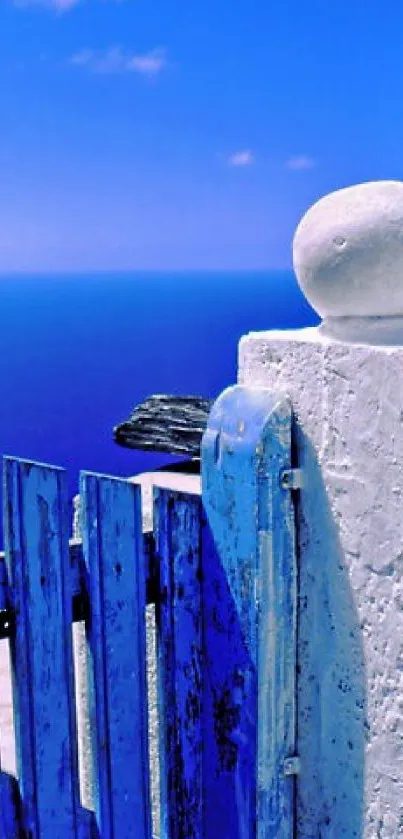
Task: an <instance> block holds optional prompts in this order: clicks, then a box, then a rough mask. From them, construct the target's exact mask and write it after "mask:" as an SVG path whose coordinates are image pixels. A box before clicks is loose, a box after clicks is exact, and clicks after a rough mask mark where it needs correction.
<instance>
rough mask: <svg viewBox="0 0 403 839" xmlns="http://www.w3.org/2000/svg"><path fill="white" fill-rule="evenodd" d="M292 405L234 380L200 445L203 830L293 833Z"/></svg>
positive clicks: (225, 837) (281, 838)
mask: <svg viewBox="0 0 403 839" xmlns="http://www.w3.org/2000/svg"><path fill="white" fill-rule="evenodd" d="M290 465H291V406H290V403H289V401H288V400H287V398H285V397H284V396H283V395H276V394H273V393H271V392H270V391H267V390H264V389H256V390H252V389H250V388H243V387H242V386H240V385H237V386H235V387H233V388H230V389H228V390H227V391H224V393H223V394H222V395H221V397H219V399H218V400H217V402H216V403H215V405H214V406H213V409H212V411H211V414H210V417H209V421H208V426H207V430H206V432H205V434H204V438H203V444H202V487H203V505H204V509H205V513H206V516H207V520H208V527H207V528H206V531H205V534H204V545H203V581H204V583H203V618H204V625H205V633H204V662H205V664H204V686H205V690H204V709H205V710H204V723H205V735H204V736H205V742H204V750H205V755H206V762H208V765H209V771H206V772H205V773H204V793H203V796H204V797H203V800H204V814H205V821H204V830H205V833H204V839H216V837H217V836H220V839H256V837H257V839H291V837H293V835H294V794H295V780H294V778H293V777H292V775H291V774H288V766H287V764H286V761H287V759H288V758H292V757H294V755H295V736H296V731H295V716H296V713H295V709H296V558H295V544H294V518H293V506H292V500H291V493H290V492H289V490H287V489H285V488H284V487H283V486H282V485H281V473H282V470H283V469H289V468H290Z"/></svg>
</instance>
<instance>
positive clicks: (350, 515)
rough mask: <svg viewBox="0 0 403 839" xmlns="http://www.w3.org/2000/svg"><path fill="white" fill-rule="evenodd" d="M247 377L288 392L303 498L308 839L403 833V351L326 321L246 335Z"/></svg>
mask: <svg viewBox="0 0 403 839" xmlns="http://www.w3.org/2000/svg"><path fill="white" fill-rule="evenodd" d="M239 381H240V382H241V383H242V384H245V385H259V386H265V387H269V388H276V389H278V388H281V389H284V391H286V392H288V394H289V395H290V396H291V398H292V401H293V406H294V409H295V413H296V439H295V446H296V453H297V457H298V461H299V465H300V466H301V467H302V468H303V470H304V473H305V487H304V489H303V490H302V492H301V494H300V499H299V501H298V502H297V504H298V508H297V521H298V541H299V566H300V623H299V640H298V658H299V662H298V665H299V677H298V678H299V695H298V703H299V707H298V742H299V754H300V756H301V761H302V770H301V776H300V778H299V781H298V837H299V839H319V837H320V838H321V839H325V837H326V839H330V838H331V839H341V837H348V839H353V837H360V839H361V837H363V838H364V839H376V838H377V837H379V839H396V837H399V836H403V426H402V419H403V348H402V347H401V348H390V347H369V346H352V345H346V344H340V343H331V342H329V341H326V340H325V339H323V338H321V337H320V335H319V334H318V333H317V331H316V330H301V332H283V333H281V332H280V333H279V332H272V333H260V334H251V335H249V336H246V337H245V338H243V339H242V341H241V343H240V352H239Z"/></svg>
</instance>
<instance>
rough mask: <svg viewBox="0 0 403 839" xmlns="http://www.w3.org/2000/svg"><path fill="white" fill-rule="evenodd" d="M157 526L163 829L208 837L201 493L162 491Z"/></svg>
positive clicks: (182, 838)
mask: <svg viewBox="0 0 403 839" xmlns="http://www.w3.org/2000/svg"><path fill="white" fill-rule="evenodd" d="M154 527H155V538H156V549H157V553H158V557H159V584H158V597H157V625H158V664H159V668H158V671H159V688H160V689H159V699H160V705H159V710H160V737H161V746H160V758H161V760H160V765H161V780H160V787H161V826H162V830H161V832H162V836H163V837H164V839H165V837H169V839H202V836H203V801H202V675H201V667H202V661H201V658H202V603H201V565H200V561H201V500H200V497H199V496H190V495H189V496H188V495H184V494H182V493H179V492H173V491H171V490H162V489H159V490H156V491H155V499H154ZM216 835H217V836H218V835H219V834H216Z"/></svg>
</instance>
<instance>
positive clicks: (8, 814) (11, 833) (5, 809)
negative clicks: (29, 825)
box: [0, 772, 21, 839]
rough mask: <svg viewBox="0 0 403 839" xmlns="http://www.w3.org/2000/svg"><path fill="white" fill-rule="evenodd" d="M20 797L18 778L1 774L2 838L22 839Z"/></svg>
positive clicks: (0, 826)
mask: <svg viewBox="0 0 403 839" xmlns="http://www.w3.org/2000/svg"><path fill="white" fill-rule="evenodd" d="M19 813H20V796H19V788H18V783H17V780H16V778H13V777H12V775H8V774H7V773H6V772H0V836H1V839H20V836H21V834H20V827H19V821H20V820H19Z"/></svg>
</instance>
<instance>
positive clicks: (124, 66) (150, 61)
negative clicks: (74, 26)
mask: <svg viewBox="0 0 403 839" xmlns="http://www.w3.org/2000/svg"><path fill="white" fill-rule="evenodd" d="M167 63H168V62H167V57H166V53H165V50H162V49H155V50H151V51H150V52H146V53H127V52H124V50H122V48H121V47H110V48H109V49H107V50H90V49H85V50H80V52H77V53H75V54H74V55H72V56H71V58H70V64H73V65H74V66H76V67H87V68H88V69H89V70H91V72H93V73H101V74H102V73H105V74H109V73H140V74H141V75H143V76H148V77H155V76H158V74H159V73H161V71H162V70H164V69H165V67H166V66H167Z"/></svg>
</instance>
